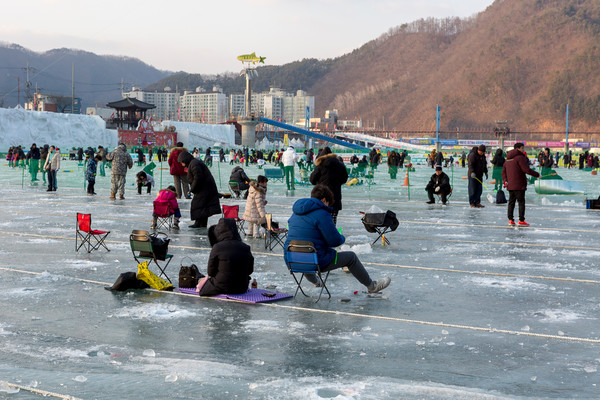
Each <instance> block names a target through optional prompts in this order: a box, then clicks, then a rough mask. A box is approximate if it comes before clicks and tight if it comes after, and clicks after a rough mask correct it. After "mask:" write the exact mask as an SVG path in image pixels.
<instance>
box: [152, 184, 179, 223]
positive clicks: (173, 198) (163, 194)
mask: <svg viewBox="0 0 600 400" xmlns="http://www.w3.org/2000/svg"><path fill="white" fill-rule="evenodd" d="M156 200H158V201H161V202H164V203H169V204H170V205H171V210H172V211H173V215H174V216H175V220H174V221H173V229H175V230H179V219H180V218H181V211H179V203H178V202H177V192H176V190H175V186H173V185H170V186H167V188H166V189H162V190H160V191H159V192H158V196H156ZM157 220H158V217H157V216H156V214H154V213H152V225H151V226H150V229H156V222H157Z"/></svg>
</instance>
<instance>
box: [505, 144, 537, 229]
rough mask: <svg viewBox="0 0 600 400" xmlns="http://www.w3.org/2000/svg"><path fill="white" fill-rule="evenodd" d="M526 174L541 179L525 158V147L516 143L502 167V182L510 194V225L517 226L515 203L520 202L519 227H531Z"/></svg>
mask: <svg viewBox="0 0 600 400" xmlns="http://www.w3.org/2000/svg"><path fill="white" fill-rule="evenodd" d="M525 174H528V175H531V176H535V177H536V178H539V176H540V174H538V173H537V172H535V171H534V170H532V169H531V168H530V167H529V163H528V161H527V157H526V156H525V145H524V144H523V143H516V144H515V148H514V149H513V150H511V151H509V152H508V154H507V155H506V162H505V163H504V166H503V167H502V181H503V182H504V187H505V188H507V190H508V193H509V198H508V225H510V226H515V218H514V211H515V202H517V201H518V202H519V226H529V224H528V223H527V222H525V191H526V190H527V177H526V176H525Z"/></svg>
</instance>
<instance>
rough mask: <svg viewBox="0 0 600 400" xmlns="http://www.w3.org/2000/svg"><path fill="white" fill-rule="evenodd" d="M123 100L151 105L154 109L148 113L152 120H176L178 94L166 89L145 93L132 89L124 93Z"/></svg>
mask: <svg viewBox="0 0 600 400" xmlns="http://www.w3.org/2000/svg"><path fill="white" fill-rule="evenodd" d="M122 95H123V98H128V97H129V98H135V99H138V100H140V101H143V102H144V103H149V104H153V105H155V106H156V108H154V109H152V110H151V112H148V116H150V115H151V116H152V118H153V119H157V120H164V119H171V120H172V119H177V108H178V107H179V93H177V92H176V91H174V90H171V88H170V87H168V86H167V87H166V88H165V89H164V91H162V92H158V91H154V92H146V91H143V90H142V89H141V88H139V87H135V86H134V87H132V88H131V91H129V92H124V93H123V94H122Z"/></svg>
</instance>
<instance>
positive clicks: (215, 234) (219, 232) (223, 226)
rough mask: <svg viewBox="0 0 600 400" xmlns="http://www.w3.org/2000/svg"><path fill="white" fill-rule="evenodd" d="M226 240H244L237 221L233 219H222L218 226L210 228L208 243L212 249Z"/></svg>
mask: <svg viewBox="0 0 600 400" xmlns="http://www.w3.org/2000/svg"><path fill="white" fill-rule="evenodd" d="M225 240H239V241H241V240H242V238H241V237H240V233H239V232H238V229H237V225H236V223H235V220H234V219H232V218H221V219H220V220H219V222H217V224H216V225H213V226H211V227H210V228H208V241H209V242H210V246H211V247H212V246H214V245H215V244H217V243H219V242H223V241H225Z"/></svg>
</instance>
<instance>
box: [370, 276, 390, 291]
mask: <svg viewBox="0 0 600 400" xmlns="http://www.w3.org/2000/svg"><path fill="white" fill-rule="evenodd" d="M391 281H392V279H391V278H390V277H389V276H384V277H383V278H381V279H377V280H376V281H375V282H373V283H372V284H371V286H369V288H368V289H369V293H379V292H381V291H382V290H383V289H385V288H386V287H388V286H389V285H390V282H391Z"/></svg>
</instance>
